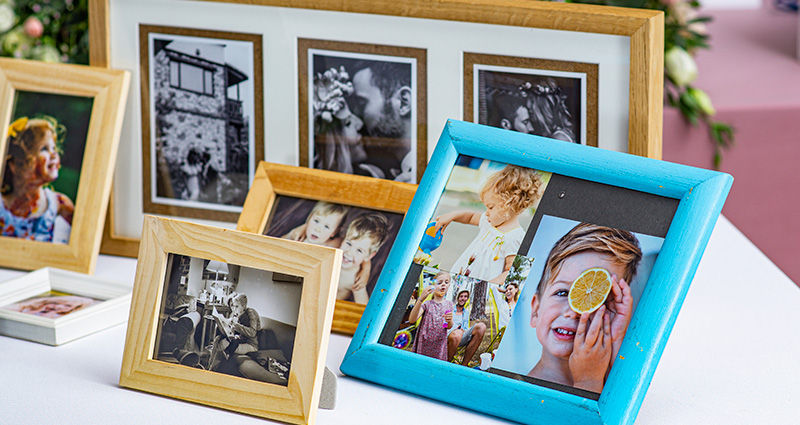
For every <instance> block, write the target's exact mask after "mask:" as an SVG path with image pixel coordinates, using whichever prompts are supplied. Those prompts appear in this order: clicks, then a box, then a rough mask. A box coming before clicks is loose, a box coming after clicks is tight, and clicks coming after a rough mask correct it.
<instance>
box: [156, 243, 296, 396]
mask: <svg viewBox="0 0 800 425" xmlns="http://www.w3.org/2000/svg"><path fill="white" fill-rule="evenodd" d="M167 261H168V263H167V273H166V281H165V282H164V294H165V296H164V297H163V298H162V301H161V308H160V316H159V319H158V320H159V322H158V331H157V337H156V338H157V339H156V348H155V353H154V354H153V357H154V358H155V359H156V360H160V361H164V362H168V363H173V364H181V365H184V366H188V367H194V368H199V369H204V370H208V371H212V372H218V373H224V374H228V375H234V376H240V377H244V378H248V379H253V380H256V381H261V382H267V383H272V384H277V385H283V386H286V385H287V383H288V377H289V370H290V368H291V362H292V352H293V350H294V340H295V335H296V332H297V320H298V314H299V311H300V298H301V292H302V286H303V279H302V278H301V277H297V276H290V275H286V274H280V273H273V272H271V271H267V270H260V269H254V268H250V267H245V266H239V265H235V264H228V263H223V262H219V261H214V260H208V259H203V258H197V257H190V256H186V255H178V254H169V258H168V260H167Z"/></svg>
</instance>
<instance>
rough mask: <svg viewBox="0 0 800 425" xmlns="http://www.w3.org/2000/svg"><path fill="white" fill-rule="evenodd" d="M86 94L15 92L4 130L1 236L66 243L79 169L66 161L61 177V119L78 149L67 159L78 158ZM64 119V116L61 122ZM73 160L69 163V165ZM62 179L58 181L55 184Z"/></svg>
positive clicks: (82, 140)
mask: <svg viewBox="0 0 800 425" xmlns="http://www.w3.org/2000/svg"><path fill="white" fill-rule="evenodd" d="M91 104H92V99H91V98H86V99H84V98H80V97H75V96H62V95H47V94H39V93H27V92H21V93H17V99H16V100H15V108H14V109H15V111H14V115H15V116H16V117H17V118H16V119H15V120H14V121H13V122H12V123H11V125H10V126H9V128H8V129H7V132H6V138H7V139H6V149H5V156H4V161H3V165H2V167H3V168H2V170H3V171H2V186H0V195H2V196H0V235H2V236H6V237H13V238H20V239H29V240H34V241H39V242H53V243H61V244H66V243H69V238H70V233H71V230H72V218H73V214H74V212H75V201H74V200H75V198H76V195H77V183H78V179H79V176H80V170H79V169H78V170H75V169H74V167H72V166H70V167H69V169H68V170H65V171H66V173H64V174H65V175H66V177H65V178H62V179H61V180H63V181H62V182H58V180H59V178H60V177H62V160H63V159H64V158H65V157H66V155H65V153H64V145H65V144H66V143H65V140H66V132H67V129H66V126H65V125H64V124H63V122H64V121H66V122H70V123H73V122H74V124H75V126H76V128H77V131H76V133H77V134H75V135H73V138H77V139H79V140H80V142H73V143H70V147H71V148H72V147H75V148H79V149H78V150H79V152H73V154H72V155H69V157H70V158H69V160H70V162H71V163H75V162H77V164H78V166H79V165H80V162H81V161H82V157H83V149H82V146H78V145H79V144H81V143H83V144H85V135H86V130H87V129H88V122H89V114H87V113H85V112H86V111H87V110H86V108H84V106H88V108H89V109H88V111H91ZM35 110H39V111H41V110H53V111H65V110H67V112H60V113H59V115H60V116H59V117H54V116H50V115H45V114H42V113H34V111H35ZM62 120H64V121H62ZM73 165H74V164H73ZM58 183H61V184H58Z"/></svg>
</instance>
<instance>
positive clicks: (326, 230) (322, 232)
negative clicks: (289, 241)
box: [306, 212, 343, 245]
mask: <svg viewBox="0 0 800 425" xmlns="http://www.w3.org/2000/svg"><path fill="white" fill-rule="evenodd" d="M342 218H343V216H342V215H341V214H336V213H334V214H321V213H319V212H315V213H313V214H311V216H310V217H308V226H306V242H308V243H312V244H316V245H321V244H323V243H325V242H327V241H328V240H329V239H330V238H332V237H333V235H334V234H335V233H336V231H337V230H339V224H340V223H341V222H342Z"/></svg>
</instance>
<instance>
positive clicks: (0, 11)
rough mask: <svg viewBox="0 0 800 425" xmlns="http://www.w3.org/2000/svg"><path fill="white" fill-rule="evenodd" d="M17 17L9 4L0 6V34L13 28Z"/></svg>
mask: <svg viewBox="0 0 800 425" xmlns="http://www.w3.org/2000/svg"><path fill="white" fill-rule="evenodd" d="M16 21H17V15H16V14H15V13H14V9H13V8H12V7H11V5H9V4H0V32H6V31H8V30H10V29H11V27H13V26H14V24H15V23H16Z"/></svg>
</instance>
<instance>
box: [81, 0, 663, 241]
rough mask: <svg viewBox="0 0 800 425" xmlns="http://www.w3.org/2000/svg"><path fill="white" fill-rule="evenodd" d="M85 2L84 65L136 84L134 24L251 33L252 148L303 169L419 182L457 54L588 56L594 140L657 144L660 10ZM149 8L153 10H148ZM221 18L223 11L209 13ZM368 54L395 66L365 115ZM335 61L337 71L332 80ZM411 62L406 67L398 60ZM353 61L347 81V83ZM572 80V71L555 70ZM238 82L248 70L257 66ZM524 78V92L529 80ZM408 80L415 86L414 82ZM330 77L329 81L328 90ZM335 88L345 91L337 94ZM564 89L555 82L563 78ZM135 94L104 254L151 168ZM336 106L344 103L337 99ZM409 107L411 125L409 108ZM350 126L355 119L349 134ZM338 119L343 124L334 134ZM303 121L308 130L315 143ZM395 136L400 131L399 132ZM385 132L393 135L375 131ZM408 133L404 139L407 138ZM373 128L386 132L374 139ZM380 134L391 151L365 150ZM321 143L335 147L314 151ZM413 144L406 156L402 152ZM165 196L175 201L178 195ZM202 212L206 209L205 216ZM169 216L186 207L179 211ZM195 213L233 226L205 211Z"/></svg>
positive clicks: (449, 97)
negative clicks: (88, 48) (257, 108)
mask: <svg viewBox="0 0 800 425" xmlns="http://www.w3.org/2000/svg"><path fill="white" fill-rule="evenodd" d="M92 5H93V6H94V7H95V9H96V10H95V9H93V10H92V14H90V20H91V23H92V24H93V27H92V31H91V34H92V36H93V37H94V36H95V34H98V39H97V40H95V39H93V42H95V41H96V43H93V44H92V48H93V50H92V51H93V52H95V53H96V54H95V55H94V56H92V57H93V58H94V60H95V61H96V62H93V63H94V64H97V65H103V66H112V67H114V68H119V69H127V70H130V71H131V72H132V82H133V85H134V87H135V88H136V89H137V90H139V91H141V88H142V83H143V82H144V80H143V79H142V78H141V76H142V74H143V73H146V72H145V71H146V70H144V69H142V66H141V65H142V64H141V63H140V62H141V57H142V51H141V48H140V42H139V39H140V38H139V37H140V26H141V25H148V26H155V27H170V28H191V29H194V30H197V31H201V32H208V31H217V32H222V33H239V34H253V35H258V36H260V37H261V43H262V51H263V52H264V54H263V55H262V56H263V57H262V60H261V65H262V71H261V72H262V81H263V93H266V94H265V95H264V96H263V97H262V101H263V111H262V113H261V115H262V117H263V128H264V130H263V134H264V137H263V140H261V141H259V140H256V144H259V143H261V144H263V152H264V155H265V156H264V158H263V159H264V160H266V161H269V162H273V163H280V164H287V165H300V164H309V165H310V166H314V165H313V164H314V161H315V158H316V159H317V161H318V163H319V164H320V165H322V168H331V169H343V170H345V171H349V170H348V169H349V168H352V169H353V171H354V172H355V173H356V174H359V173H360V174H365V175H369V176H372V175H383V176H384V177H387V176H389V177H391V178H392V179H395V178H398V177H399V178H401V179H408V177H412V176H413V177H414V178H415V179H416V180H409V181H419V177H420V176H421V173H422V171H423V170H424V168H425V164H426V163H427V160H428V158H429V157H430V155H431V153H432V152H433V149H434V146H435V144H436V141H437V136H438V130H437V131H433V132H432V131H429V130H428V126H429V123H433V122H436V123H441V122H445V121H446V120H447V119H449V118H453V117H464V116H465V109H468V103H469V102H471V100H470V99H467V98H465V93H464V88H465V82H464V81H463V79H464V72H465V69H464V57H465V54H475V55H488V56H492V57H499V58H523V59H531V58H533V59H536V60H539V61H541V63H539V64H538V65H537V66H538V67H536V66H534V67H533V68H531V67H529V66H528V64H526V63H518V64H505V65H498V64H496V63H495V64H494V65H496V66H504V67H510V68H512V69H513V70H512V73H516V74H525V73H526V72H530V70H531V69H537V70H539V71H537V72H539V73H543V72H544V71H548V72H550V69H549V68H546V67H543V66H544V65H542V64H544V63H549V62H548V61H552V62H554V63H559V64H563V63H579V64H594V65H596V66H597V94H598V97H597V102H598V107H597V111H598V112H597V113H598V115H597V120H596V123H597V129H596V133H597V138H596V140H597V145H598V147H600V148H603V149H611V150H616V151H624V152H630V153H634V154H637V155H642V156H648V157H652V158H659V157H660V155H661V145H660V143H661V120H662V117H661V115H662V114H661V111H662V107H663V101H662V97H663V90H662V89H663V87H662V85H663V75H662V72H661V71H662V69H663V53H662V51H661V47H660V46H661V40H662V38H663V14H661V13H660V12H657V11H652V10H638V9H632V8H611V7H599V6H591V5H578V4H562V3H551V2H523V3H514V4H503V5H497V4H496V3H494V2H490V1H485V0H480V1H477V2H474V1H465V0H448V1H445V2H439V3H436V4H435V5H431V4H430V2H426V1H422V0H413V1H411V2H410V3H409V2H403V3H397V4H381V5H380V7H378V6H376V5H375V4H374V3H373V2H368V1H363V0H354V1H348V2H346V3H343V2H340V1H331V0H324V1H308V0H302V1H291V2H290V1H286V0H225V1H216V0H208V1H193V2H187V1H185V0H136V1H134V0H93V3H92ZM153 10H158V11H159V13H157V14H154V13H152V11H153ZM223 15H224V16H230V17H231V19H230V20H220V19H217V18H216V17H218V16H223ZM94 17H96V18H97V19H95V18H94ZM104 18H106V19H105V20H104ZM103 35H106V37H103ZM218 38H219V37H218ZM220 39H222V40H224V39H225V38H224V37H222V38H220ZM309 52H310V53H309ZM412 58H413V59H412ZM328 59H330V61H331V63H330V65H331V66H332V67H336V74H337V75H338V76H334V74H333V73H332V72H331V73H329V75H330V77H325V71H329V70H330V69H327V70H326V69H321V70H315V69H314V66H318V67H322V68H324V67H325V66H326V65H325V63H326V61H327V60H328ZM481 63H482V62H481ZM492 63H493V62H491V61H490V62H489V64H490V65H491V64H492ZM379 65H381V67H384V68H392V67H396V68H398V69H404V71H402V72H400V74H401V75H398V76H395V77H390V78H388V81H387V82H389V81H390V82H392V84H393V85H394V86H393V87H390V88H389V89H387V90H386V94H384V93H376V92H375V91H372V93H373V94H379V95H380V96H376V97H374V99H373V100H378V102H377V103H375V102H373V103H372V105H373V107H376V106H379V104H380V102H379V100H380V99H379V97H381V98H383V99H384V100H386V99H388V102H386V101H384V108H383V110H382V111H380V113H377V112H376V113H370V114H369V117H368V116H367V115H364V114H365V111H362V109H366V102H365V100H366V99H364V98H363V97H362V98H361V99H362V100H361V101H359V104H358V105H357V104H356V100H357V99H358V96H356V95H355V92H356V82H359V83H369V84H368V85H367V84H363V85H364V86H367V88H377V86H376V85H375V83H373V81H374V78H371V79H366V78H364V77H365V76H366V73H367V70H368V71H369V73H372V72H373V70H375V71H377V70H379ZM384 65H385V66H384ZM390 65H391V66H390ZM342 67H344V71H345V72H344V74H346V76H347V78H345V79H343V80H342V79H341V78H342V77H343V75H342V74H341V73H340V71H341V70H342ZM354 67H355V68H354ZM413 67H415V69H416V70H415V71H414V72H412V71H411V70H410V68H413ZM559 69H560V68H559ZM359 71H362V73H361V74H360V75H358V80H359V81H355V80H354V79H355V78H356V74H357V73H358V72H359ZM319 72H321V74H322V79H320V80H318V81H319V84H317V85H316V87H319V90H316V92H317V93H318V95H319V94H322V93H323V92H324V94H322V96H323V97H325V98H326V102H322V104H320V107H322V109H319V108H318V111H320V114H319V115H320V119H321V120H318V121H316V124H318V127H315V118H314V112H313V111H314V110H313V104H314V101H313V96H314V92H315V90H311V89H310V88H313V87H315V83H314V77H315V76H316V74H317V73H319ZM570 72H571V71H570ZM255 73H257V71H255ZM579 73H580V72H579ZM570 75H572V74H570ZM401 76H402V78H401ZM407 76H411V78H412V82H413V79H414V78H416V82H415V83H409V84H408V85H407V84H406V77H407ZM372 77H375V75H372ZM362 79H363V80H366V81H362ZM574 80H575V79H574V78H573V76H570V77H569V79H568V80H567V81H574ZM590 80H591V78H589V79H587V95H586V98H587V99H586V101H587V107H586V109H587V117H586V121H587V122H586V123H585V125H584V123H583V122H582V121H580V122H579V123H578V122H576V123H574V128H573V132H576V134H577V133H578V131H577V128H580V131H579V133H581V134H582V133H583V128H586V129H587V143H589V144H591V143H592V142H591V140H595V139H594V138H593V137H594V136H592V134H591V129H592V128H594V124H593V123H592V122H590V121H591V120H592V119H593V118H592V114H591V111H592V110H593V107H592V106H590V104H589V103H588V102H590V101H591V99H592V98H593V97H592V89H591V85H590V84H588V83H589V82H590ZM248 81H256V77H255V76H254V77H253V78H252V79H251V80H248ZM348 82H349V83H352V85H353V87H352V89H353V91H352V93H353V94H350V95H346V94H345V92H350V89H349V88H348V87H349V86H348ZM530 83H531V85H532V89H535V87H536V85H537V84H538V85H541V84H539V83H538V82H536V81H530ZM562 83H564V82H563V81H562ZM414 84H416V87H412V86H413V85H414ZM334 86H336V87H338V89H334V90H333V91H332V92H327V91H326V90H328V89H329V88H330V87H334ZM389 86H390V85H387V87H389ZM326 87H329V88H326ZM542 87H543V86H542ZM392 88H393V90H392ZM320 90H323V91H320ZM341 90H344V91H342V92H341V93H342V95H339V94H338V91H341ZM562 90H565V91H566V90H567V88H566V85H564V88H563V89H562ZM332 93H333V94H332ZM267 94H268V95H267ZM414 97H416V99H414ZM318 100H319V101H321V98H320V99H318ZM142 102H143V99H142V97H141V96H130V98H129V105H128V108H127V116H126V120H125V125H124V127H123V131H122V140H121V144H120V157H122V158H125V159H126V160H125V161H120V164H119V168H118V169H117V172H116V173H115V176H116V182H117V183H116V186H115V190H114V192H113V196H112V203H111V207H110V210H111V214H109V215H108V223H107V225H106V226H105V228H106V229H107V230H106V232H105V233H104V237H103V247H102V251H103V252H104V253H112V254H118V255H127V256H135V255H136V252H137V243H138V242H137V241H138V239H139V235H140V234H141V223H142V217H143V215H144V214H145V205H144V204H143V202H142V201H143V199H144V198H145V195H144V193H143V188H144V187H145V186H147V187H151V186H152V184H153V181H154V180H156V179H153V178H152V176H151V175H152V170H151V171H150V172H147V173H146V172H145V170H143V164H145V161H144V158H143V155H144V152H143V146H144V145H145V144H143V140H144V137H146V136H147V135H146V134H144V133H143V132H144V130H147V129H143V128H142V124H141V123H143V122H146V120H143V119H142V116H141V114H142V111H143V110H144V108H143V107H142ZM581 102H582V100H581ZM361 103H363V105H362V104H361ZM328 104H329V105H328ZM345 105H346V106H347V109H346V110H344V109H341V107H343V106H345ZM326 108H328V109H326ZM333 108H335V109H336V113H338V114H339V115H342V116H346V117H348V118H350V119H348V120H346V121H345V123H349V127H347V128H345V127H344V126H342V127H341V129H340V128H339V125H340V124H342V122H343V121H342V119H341V117H336V115H335V114H334V112H333ZM340 109H341V110H340ZM370 110H371V111H373V109H372V108H370ZM255 114H256V115H258V112H255ZM414 114H416V117H415V118H413V119H414V122H413V123H411V121H410V119H407V118H408V117H413V115H414ZM323 116H324V117H323ZM376 116H378V117H383V118H386V119H382V120H381V121H382V123H381V124H380V125H377V124H376V122H375V121H374V120H373V118H376ZM575 116H576V117H577V113H576V114H575ZM351 117H355V118H351ZM326 118H330V121H327V120H326ZM255 120H256V118H254V121H253V122H257V121H255ZM409 124H411V125H409ZM359 125H360V126H361V127H360V130H358V131H355V129H356V128H357V127H358V126H359ZM414 126H416V127H414ZM334 127H336V128H334ZM409 127H411V128H410V129H409ZM315 128H317V130H319V131H316V130H315ZM344 130H347V131H349V132H350V133H349V134H350V135H349V136H345V135H344ZM315 131H316V133H317V135H318V136H320V137H318V138H317V139H316V140H315V139H314V134H315ZM554 133H555V132H554ZM399 134H404V135H403V136H399V137H398V136H397V135H399ZM405 134H410V136H405ZM385 135H389V136H391V137H388V138H384V137H376V136H385ZM359 136H360V139H359ZM187 137H188V135H187ZM576 137H577V136H576ZM413 138H416V139H415V141H411V140H412V139H413ZM377 139H384V140H383V141H381V143H377V142H376V140H377ZM384 142H385V143H384ZM384 144H385V145H386V146H388V147H389V149H383V150H382V149H373V147H374V146H378V145H380V146H383V145H384ZM326 146H327V147H331V148H334V149H329V150H325V149H317V148H318V147H323V148H324V147H326ZM257 147H258V146H256V148H257ZM367 147H369V148H370V149H367ZM337 149H338V150H337ZM370 150H371V151H370ZM406 150H407V151H408V152H406ZM413 150H416V152H415V155H416V159H415V160H416V162H415V161H414V158H412V157H411V156H409V155H408V153H411V152H412V151H413ZM176 156H178V155H176ZM348 156H349V158H347V157H348ZM187 159H188V156H187ZM181 160H182V159H181ZM326 160H327V161H328V164H327V165H325V164H324V162H325V161H326ZM151 161H152V156H151ZM174 168H175V167H174V166H173V169H174ZM315 168H317V167H315ZM191 172H192V173H193V171H191ZM145 175H149V176H151V177H150V178H151V182H150V184H149V185H145V182H144V179H145V177H144V176H145ZM176 175H177V177H175V178H174V179H173V180H178V181H176V182H175V184H176V186H178V187H179V190H178V191H177V193H178V194H180V193H187V194H188V193H189V192H190V191H185V192H184V188H183V186H185V182H188V181H189V180H190V179H189V178H188V176H189V174H187V173H185V172H180V174H176ZM191 180H192V181H193V182H194V181H198V180H199V181H200V182H202V181H203V180H204V179H195V178H194V177H193V178H192V179H191ZM192 184H194V183H192ZM182 185H183V186H182ZM212 187H213V186H212ZM151 190H152V189H151ZM151 197H152V194H151ZM148 199H149V198H148ZM177 203H178V204H181V205H183V206H186V204H187V202H186V201H185V200H180V199H179V200H177ZM203 205H204V207H205V206H207V204H203ZM209 211H210V210H205V209H204V210H203V214H206V213H208V212H209ZM175 215H179V216H181V217H188V216H184V215H183V213H180V212H176V213H175ZM215 215H216V213H215ZM192 218H193V219H196V220H200V219H197V218H195V217H192ZM203 222H204V223H208V224H211V223H213V224H214V225H218V226H222V227H232V224H230V223H228V222H224V221H219V220H218V219H216V218H212V219H210V221H203Z"/></svg>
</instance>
